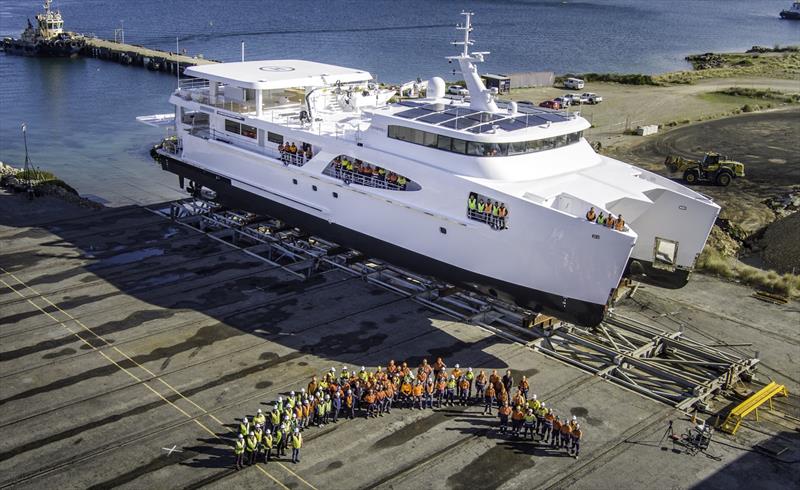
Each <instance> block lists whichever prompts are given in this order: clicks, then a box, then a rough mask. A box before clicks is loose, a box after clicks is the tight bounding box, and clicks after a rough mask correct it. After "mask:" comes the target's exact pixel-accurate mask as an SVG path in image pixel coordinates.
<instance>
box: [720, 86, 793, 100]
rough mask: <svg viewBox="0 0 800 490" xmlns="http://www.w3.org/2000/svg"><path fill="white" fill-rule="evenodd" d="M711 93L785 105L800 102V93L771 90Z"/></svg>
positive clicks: (728, 90) (732, 88)
mask: <svg viewBox="0 0 800 490" xmlns="http://www.w3.org/2000/svg"><path fill="white" fill-rule="evenodd" d="M712 93H714V94H721V95H730V96H733V97H747V98H749V99H760V100H767V101H774V102H782V103H786V104H796V103H798V102H800V93H796V94H787V93H785V92H781V91H779V90H772V89H756V88H746V87H730V88H726V89H724V90H718V91H716V92H712Z"/></svg>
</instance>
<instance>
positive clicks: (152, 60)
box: [81, 38, 217, 74]
mask: <svg viewBox="0 0 800 490" xmlns="http://www.w3.org/2000/svg"><path fill="white" fill-rule="evenodd" d="M81 54H82V55H83V56H89V57H92V58H98V59H103V60H109V61H116V62H119V63H122V64H125V65H133V66H141V67H144V68H147V69H149V70H151V71H163V72H167V73H175V74H177V72H178V69H180V70H181V72H183V70H184V69H186V68H187V67H189V66H196V65H207V64H210V63H217V61H214V60H207V59H204V58H197V57H194V56H186V55H183V54H178V53H172V52H166V51H160V50H157V49H150V48H145V47H143V46H137V45H135V44H124V43H119V42H115V41H108V40H105V39H100V38H87V40H86V46H84V48H83V50H82V51H81Z"/></svg>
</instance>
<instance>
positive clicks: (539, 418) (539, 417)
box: [533, 402, 547, 436]
mask: <svg viewBox="0 0 800 490" xmlns="http://www.w3.org/2000/svg"><path fill="white" fill-rule="evenodd" d="M533 412H534V413H535V414H536V433H537V434H539V435H540V436H541V435H542V434H544V416H545V415H547V404H546V403H545V402H542V403H540V404H539V408H538V409H536V410H534V411H533Z"/></svg>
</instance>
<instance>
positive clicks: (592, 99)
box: [581, 92, 603, 104]
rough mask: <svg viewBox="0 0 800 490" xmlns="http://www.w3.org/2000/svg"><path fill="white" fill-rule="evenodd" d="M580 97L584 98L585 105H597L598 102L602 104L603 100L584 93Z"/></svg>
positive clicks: (592, 94) (589, 93) (597, 96)
mask: <svg viewBox="0 0 800 490" xmlns="http://www.w3.org/2000/svg"><path fill="white" fill-rule="evenodd" d="M581 97H582V98H584V97H585V98H586V103H587V104H599V103H600V102H603V98H602V97H601V96H599V95H597V94H595V93H592V92H584V93H583V94H581Z"/></svg>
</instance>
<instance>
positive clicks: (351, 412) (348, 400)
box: [344, 390, 356, 419]
mask: <svg viewBox="0 0 800 490" xmlns="http://www.w3.org/2000/svg"><path fill="white" fill-rule="evenodd" d="M344 409H345V413H346V414H347V418H349V419H354V418H356V403H355V400H353V390H347V393H346V394H345V395H344Z"/></svg>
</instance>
